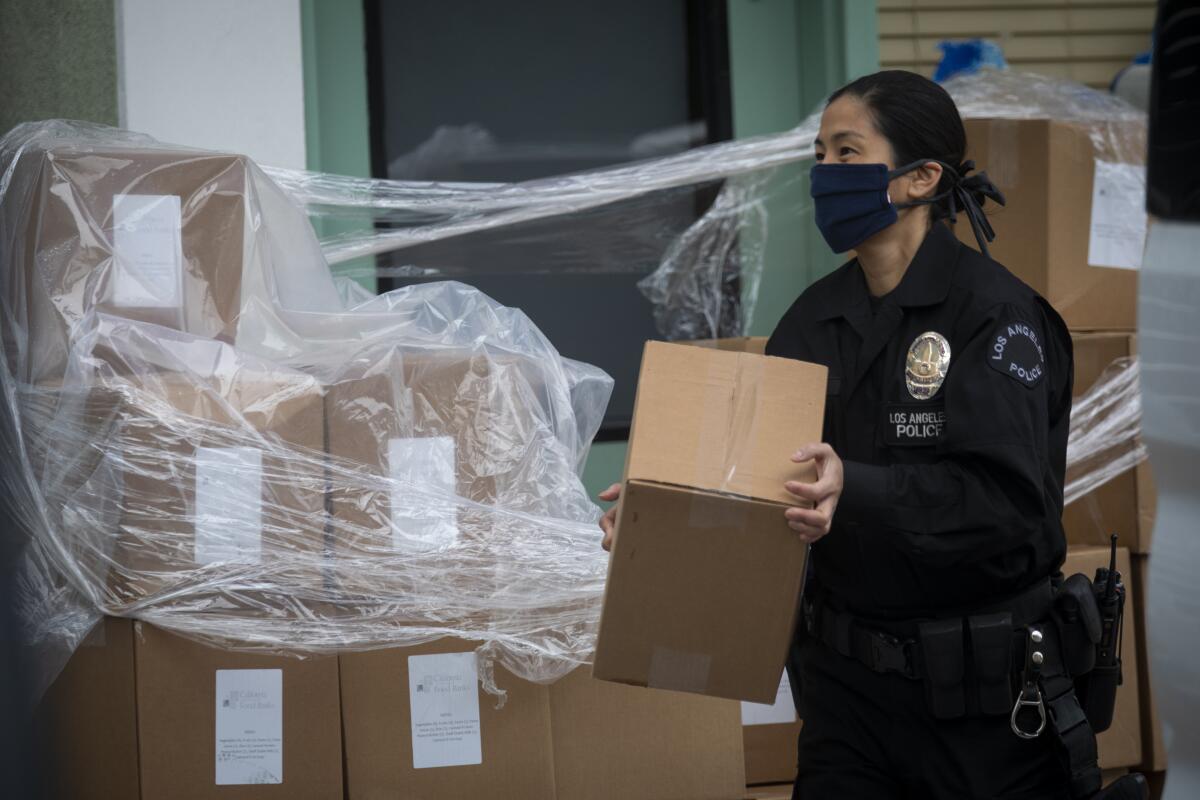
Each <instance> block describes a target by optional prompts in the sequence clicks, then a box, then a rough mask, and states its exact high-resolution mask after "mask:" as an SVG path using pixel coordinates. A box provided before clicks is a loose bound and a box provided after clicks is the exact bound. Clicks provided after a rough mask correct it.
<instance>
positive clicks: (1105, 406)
mask: <svg viewBox="0 0 1200 800" xmlns="http://www.w3.org/2000/svg"><path fill="white" fill-rule="evenodd" d="M1129 116H1130V118H1123V119H1113V120H1103V119H1097V120H1090V121H1062V120H1058V119H1050V118H1024V119H1001V118H980V119H967V120H965V123H966V130H967V141H968V143H969V149H970V152H969V153H968V157H970V158H973V159H974V160H975V163H976V164H977V165H978V166H979V168H980V169H985V170H987V172H988V175H989V176H991V178H992V179H993V181H994V182H995V183H996V184H997V186H999V188H1000V189H1001V191H1002V192H1003V193H1004V196H1005V198H1006V199H1007V201H1008V204H1007V205H1006V206H1005V207H1003V208H998V209H995V210H993V211H991V212H989V219H990V221H991V223H992V226H993V228H994V229H995V231H996V241H995V242H994V243H993V245H992V254H993V256H994V257H995V258H996V259H997V260H998V261H1000V262H1001V263H1002V264H1005V265H1006V266H1007V267H1008V268H1009V269H1010V270H1012V271H1013V272H1014V273H1015V274H1016V275H1017V276H1018V277H1019V278H1021V279H1022V280H1024V281H1025V282H1026V283H1028V284H1029V285H1030V286H1032V287H1033V288H1034V289H1036V290H1037V291H1038V292H1039V293H1040V294H1041V295H1042V296H1043V297H1045V298H1046V299H1047V300H1049V301H1050V303H1051V304H1052V305H1053V306H1054V307H1055V309H1057V310H1058V312H1059V313H1060V314H1061V315H1062V317H1063V319H1064V320H1065V321H1066V323H1067V326H1068V327H1069V328H1070V330H1071V338H1072V342H1073V344H1074V353H1075V374H1074V391H1073V395H1074V397H1075V401H1076V402H1075V410H1076V414H1075V415H1074V416H1073V418H1072V433H1071V436H1072V446H1071V448H1070V450H1071V452H1072V455H1070V456H1069V457H1068V461H1069V463H1068V469H1067V490H1068V494H1072V493H1074V494H1078V493H1079V491H1080V490H1082V494H1081V496H1079V497H1078V498H1077V499H1074V500H1073V501H1071V502H1069V503H1068V504H1067V506H1066V508H1065V510H1064V513H1063V526H1064V528H1065V531H1066V536H1067V544H1068V553H1067V560H1066V563H1065V564H1064V565H1063V568H1062V569H1063V573H1064V574H1065V575H1068V576H1069V575H1071V574H1073V573H1076V572H1082V573H1084V574H1087V575H1088V576H1089V577H1091V576H1093V575H1094V574H1095V571H1096V568H1097V567H1099V566H1103V565H1105V564H1106V563H1107V560H1108V546H1109V542H1110V537H1111V535H1112V534H1114V533H1115V534H1118V536H1119V539H1118V542H1119V545H1120V550H1119V557H1118V569H1119V570H1120V572H1121V575H1122V577H1123V578H1124V582H1125V585H1126V588H1127V600H1126V609H1125V622H1124V625H1125V630H1124V636H1123V640H1122V647H1121V661H1122V666H1123V670H1122V671H1123V682H1122V684H1121V687H1120V689H1119V690H1118V694H1117V706H1116V712H1115V716H1114V719H1113V724H1112V727H1111V728H1110V729H1109V730H1107V731H1106V732H1104V733H1103V734H1101V735H1100V736H1099V755H1100V765H1101V767H1102V768H1103V769H1105V770H1106V771H1110V774H1115V772H1116V771H1120V772H1124V771H1127V770H1131V769H1132V770H1137V771H1141V772H1145V773H1146V774H1147V775H1148V776H1150V778H1151V784H1152V785H1153V784H1155V783H1158V784H1159V785H1161V775H1159V774H1158V773H1162V772H1164V771H1165V770H1166V767H1167V764H1166V750H1165V747H1164V744H1163V738H1162V729H1161V726H1160V724H1159V721H1158V715H1157V713H1156V709H1155V706H1154V698H1153V692H1152V691H1151V680H1150V678H1151V676H1150V671H1149V669H1148V651H1147V646H1146V643H1147V638H1146V631H1147V624H1148V620H1147V619H1146V614H1145V610H1146V603H1145V598H1146V579H1147V576H1148V570H1147V565H1148V563H1149V559H1150V552H1151V535H1152V533H1153V527H1154V510H1155V493H1154V483H1153V479H1152V477H1151V474H1150V464H1149V463H1148V462H1145V461H1142V462H1141V463H1138V464H1136V466H1131V467H1130V468H1127V469H1124V470H1122V471H1119V472H1118V473H1117V474H1115V475H1113V476H1111V478H1110V477H1109V476H1108V475H1107V474H1104V472H1105V471H1106V468H1108V467H1110V466H1111V465H1112V464H1113V463H1115V462H1116V461H1117V460H1118V459H1122V458H1126V457H1128V454H1129V453H1130V452H1132V451H1133V450H1135V448H1136V446H1137V442H1136V430H1137V424H1136V420H1137V413H1140V412H1135V411H1134V410H1133V408H1132V407H1131V401H1133V402H1136V396H1135V395H1136V391H1137V384H1136V375H1135V374H1133V373H1131V372H1130V370H1131V367H1132V364H1131V360H1132V359H1134V358H1135V357H1136V354H1137V287H1138V269H1139V267H1140V266H1141V259H1142V250H1143V246H1144V241H1145V232H1146V225H1147V218H1146V212H1145V209H1144V194H1145V179H1144V163H1145V162H1144V154H1145V150H1146V123H1145V121H1144V119H1137V118H1135V117H1132V115H1129ZM960 228H962V230H960V231H959V232H958V233H959V236H960V238H963V241H967V242H968V243H971V233H970V229H969V228H966V227H965V226H960ZM1085 412H1092V413H1099V414H1104V415H1107V416H1108V418H1110V419H1116V418H1117V417H1119V416H1128V417H1130V420H1131V421H1130V420H1127V421H1123V424H1121V425H1119V426H1118V425H1113V426H1110V427H1111V430H1112V432H1110V433H1108V434H1104V435H1107V436H1109V438H1110V439H1111V440H1110V441H1103V440H1101V441H1095V438H1096V437H1097V435H1098V434H1097V433H1096V432H1095V431H1094V430H1089V429H1088V427H1087V426H1088V421H1087V420H1085V419H1084V417H1085V415H1086V413H1085ZM1081 444H1082V445H1084V446H1083V447H1079V446H1077V445H1081ZM1080 451H1089V452H1088V453H1087V454H1086V455H1085V456H1082V457H1078V454H1079V453H1080ZM1073 459H1074V463H1070V462H1072V460H1073Z"/></svg>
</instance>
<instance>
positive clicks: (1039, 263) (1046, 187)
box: [956, 119, 1146, 331]
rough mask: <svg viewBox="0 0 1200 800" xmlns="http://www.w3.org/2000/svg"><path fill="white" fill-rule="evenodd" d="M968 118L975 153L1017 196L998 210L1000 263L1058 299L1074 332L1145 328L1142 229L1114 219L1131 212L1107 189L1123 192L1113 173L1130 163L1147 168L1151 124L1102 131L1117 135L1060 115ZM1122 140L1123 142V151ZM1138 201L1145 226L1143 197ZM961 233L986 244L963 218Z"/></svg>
mask: <svg viewBox="0 0 1200 800" xmlns="http://www.w3.org/2000/svg"><path fill="white" fill-rule="evenodd" d="M964 122H965V125H966V131H967V157H968V158H971V159H973V160H974V161H975V165H976V167H977V168H978V169H980V170H984V171H986V172H987V174H988V176H989V177H990V178H991V179H992V181H993V182H994V183H995V184H996V185H997V186H998V187H999V188H1000V190H1001V191H1002V192H1003V193H1004V197H1005V199H1006V200H1007V204H1006V205H1005V206H1004V207H1002V208H999V207H989V208H988V212H987V213H988V219H989V220H990V221H991V223H992V227H993V228H994V229H995V231H996V240H995V242H993V243H992V244H991V245H989V247H990V249H991V253H992V257H993V258H995V259H996V260H997V261H999V262H1000V263H1001V264H1004V265H1005V266H1006V267H1008V268H1009V269H1010V270H1012V272H1013V273H1014V274H1015V275H1016V276H1017V277H1019V278H1020V279H1021V280H1023V281H1025V282H1026V283H1028V284H1029V285H1030V286H1032V287H1033V288H1034V289H1036V290H1037V291H1038V292H1039V293H1040V294H1041V295H1042V296H1043V297H1045V298H1046V299H1047V300H1049V301H1050V303H1051V304H1052V305H1053V306H1054V307H1055V308H1056V309H1057V310H1058V312H1059V313H1060V314H1062V316H1063V319H1064V320H1066V322H1067V325H1068V327H1070V328H1071V330H1078V331H1090V330H1100V331H1113V330H1117V331H1134V330H1136V328H1137V281H1138V273H1137V267H1138V266H1140V262H1141V250H1140V246H1141V242H1140V240H1137V236H1136V230H1137V228H1136V226H1134V227H1132V228H1129V229H1126V228H1125V227H1124V226H1123V225H1122V224H1121V223H1124V222H1129V220H1123V219H1114V218H1113V214H1114V212H1120V211H1123V210H1124V208H1123V207H1114V206H1113V205H1112V204H1111V203H1110V202H1108V199H1110V198H1108V199H1106V198H1107V196H1106V195H1103V194H1100V193H1098V192H1097V190H1099V192H1106V191H1114V190H1119V189H1120V188H1121V187H1120V185H1119V182H1118V181H1117V178H1115V177H1114V175H1113V170H1116V175H1117V176H1119V175H1120V171H1121V170H1124V169H1125V167H1124V162H1125V161H1126V160H1127V159H1132V158H1137V159H1138V163H1137V164H1134V165H1130V166H1131V167H1134V168H1136V167H1138V166H1140V165H1141V164H1142V163H1144V161H1143V159H1144V156H1142V154H1144V153H1145V149H1146V145H1145V141H1146V126H1145V124H1144V123H1142V124H1139V123H1133V122H1127V123H1118V122H1113V123H1111V124H1109V125H1103V126H1102V129H1103V130H1104V132H1105V133H1106V134H1109V133H1111V134H1112V135H1111V136H1104V137H1101V136H1093V135H1092V131H1090V130H1089V129H1088V128H1087V127H1086V126H1084V125H1081V124H1078V123H1071V122H1060V121H1057V120H1050V119H968V120H965V121H964ZM1112 139H1116V140H1118V141H1120V142H1121V147H1120V148H1119V152H1117V151H1116V148H1114V147H1113V141H1111V140H1112ZM1098 162H1099V163H1100V164H1101V165H1102V166H1101V167H1100V168H1099V169H1100V179H1101V183H1100V185H1099V186H1096V185H1095V184H1094V179H1095V177H1096V175H1097V169H1098V168H1097V163H1098ZM1113 164H1117V165H1120V166H1118V167H1111V166H1110V165H1113ZM1094 198H1100V199H1099V202H1098V203H1096V204H1093V200H1094ZM1131 202H1132V205H1133V207H1134V209H1135V210H1136V211H1137V212H1138V213H1140V214H1142V219H1143V220H1144V218H1145V212H1144V211H1142V203H1141V199H1140V198H1134V199H1133V200H1132V201H1131ZM956 228H957V231H956V232H957V233H958V236H959V238H960V239H962V240H963V241H964V242H966V243H967V244H968V245H970V246H972V247H977V245H976V243H975V239H974V234H973V233H972V232H971V226H970V225H968V224H966V222H965V221H960V222H959V224H958V225H957V226H956ZM1093 243H1095V244H1096V245H1097V246H1096V247H1095V248H1093V247H1092V245H1093ZM1114 251H1117V252H1114ZM1114 256H1116V257H1114ZM1131 261H1132V262H1134V263H1129V262H1131ZM1114 262H1121V265H1120V266H1118V265H1116V264H1115V263H1114ZM1101 265H1103V266H1101Z"/></svg>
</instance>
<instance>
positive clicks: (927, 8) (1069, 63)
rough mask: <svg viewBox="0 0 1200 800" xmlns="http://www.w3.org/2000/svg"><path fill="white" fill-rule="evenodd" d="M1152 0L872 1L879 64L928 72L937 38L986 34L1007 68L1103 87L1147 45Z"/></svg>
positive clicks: (936, 58) (935, 57)
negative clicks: (1000, 51) (876, 9)
mask: <svg viewBox="0 0 1200 800" xmlns="http://www.w3.org/2000/svg"><path fill="white" fill-rule="evenodd" d="M1154 11H1155V2H1154V0H1008V2H1004V0H990V1H989V0H956V1H955V0H879V60H880V64H881V66H882V67H883V68H884V69H889V68H892V69H912V70H916V71H917V72H921V73H923V74H925V75H932V74H933V70H934V68H935V67H936V66H937V63H938V61H939V60H940V59H941V51H940V50H938V48H937V43H938V42H940V41H942V40H944V39H972V38H981V39H991V40H993V41H995V42H997V43H998V44H999V45H1000V47H1001V49H1003V50H1004V55H1005V58H1006V59H1007V60H1008V63H1009V64H1010V65H1011V66H1012V67H1013V68H1014V69H1019V70H1022V71H1026V72H1037V73H1039V74H1042V75H1050V76H1055V77H1062V78H1070V79H1072V80H1076V81H1079V82H1080V83H1086V84H1089V85H1092V86H1096V87H1103V88H1107V87H1108V85H1109V83H1110V82H1111V81H1112V79H1113V77H1114V76H1115V75H1116V74H1117V72H1118V71H1119V70H1121V68H1123V67H1125V66H1126V65H1128V64H1129V62H1130V61H1131V60H1132V58H1133V56H1135V55H1136V54H1138V53H1141V52H1143V51H1145V50H1148V49H1149V47H1150V31H1151V29H1152V28H1153V27H1154Z"/></svg>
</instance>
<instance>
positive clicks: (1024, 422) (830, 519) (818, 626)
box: [767, 71, 1098, 798]
mask: <svg viewBox="0 0 1200 800" xmlns="http://www.w3.org/2000/svg"><path fill="white" fill-rule="evenodd" d="M966 145H967V142H966V134H965V132H964V129H963V124H962V121H961V119H960V117H959V114H958V110H957V108H956V107H955V105H954V101H953V100H952V99H951V98H950V96H949V95H948V94H947V93H946V91H945V90H944V89H942V88H941V87H940V86H938V85H937V84H935V83H933V82H932V81H929V80H927V79H926V78H923V77H921V76H919V75H916V74H914V73H909V72H902V71H887V72H880V73H877V74H874V75H869V76H867V77H864V78H861V79H859V80H856V81H854V82H853V83H851V84H849V85H848V86H846V87H845V88H843V89H841V90H839V91H837V92H835V93H834V95H833V96H832V97H831V98H830V100H829V103H828V105H827V106H826V108H825V111H824V114H823V115H822V118H821V128H820V134H819V137H818V139H817V141H816V158H817V161H818V162H819V163H818V164H817V165H816V166H815V167H814V169H813V171H812V194H813V199H814V203H815V217H816V222H817V225H818V227H819V228H820V229H821V233H822V234H823V235H824V237H825V239H826V241H827V242H828V243H829V245H830V247H831V248H832V249H833V250H834V251H835V252H839V253H841V252H845V251H848V250H853V251H854V252H855V256H856V257H855V258H854V259H853V260H852V261H850V262H849V263H847V264H845V265H844V266H843V267H841V268H840V269H838V270H837V271H835V272H834V273H832V274H831V275H829V276H827V277H826V278H824V279H822V280H820V281H818V282H817V283H815V284H813V285H812V286H810V287H809V288H808V289H807V290H806V291H805V292H804V294H803V295H801V297H800V298H799V299H798V300H797V301H796V302H795V304H794V305H793V306H792V308H791V309H790V310H789V311H788V312H787V313H786V314H785V315H784V317H783V319H782V320H781V321H780V323H779V326H778V327H777V328H776V329H775V332H774V334H773V335H772V336H771V339H770V341H769V343H768V345H767V353H768V354H770V355H775V356H784V357H789V358H798V359H803V360H805V361H814V362H818V363H821V364H825V365H826V366H828V367H829V388H828V398H827V412H826V414H827V415H826V420H825V433H824V436H825V444H819V445H812V446H808V447H806V448H804V449H803V451H802V452H801V453H799V454H798V457H800V458H809V457H815V458H816V459H817V464H818V471H819V475H820V479H819V480H818V482H817V483H816V484H813V485H808V486H803V485H793V486H789V489H790V490H792V491H793V493H794V494H796V495H798V496H799V497H802V498H804V499H806V500H809V501H812V502H813V503H815V509H812V510H804V509H792V510H789V511H788V512H787V515H788V518H789V521H790V522H791V525H792V527H793V528H795V529H796V530H797V531H798V532H799V533H800V535H801V536H804V537H805V538H807V539H808V540H810V541H812V542H813V543H814V544H813V549H812V572H811V576H810V580H809V583H808V585H807V587H806V590H805V601H804V606H803V609H802V611H803V613H802V615H801V627H800V630H798V633H797V642H796V645H795V646H794V647H793V653H792V657H791V659H790V661H789V665H788V666H789V672H790V673H791V674H792V677H793V680H794V681H795V682H796V683H797V685H798V687H800V688H801V697H802V701H801V703H802V714H803V717H804V728H803V732H802V734H801V737H800V777H799V779H798V781H797V788H798V793H799V795H800V796H803V797H805V798H848V797H869V798H892V797H895V798H900V797H921V798H1027V797H1028V798H1035V797H1036V798H1052V797H1062V798H1066V797H1069V796H1071V795H1070V793H1071V792H1072V787H1071V781H1070V780H1069V773H1070V771H1071V770H1075V771H1077V772H1079V771H1081V770H1084V769H1086V770H1087V771H1088V772H1089V773H1090V771H1091V770H1092V769H1093V768H1094V766H1095V764H1094V748H1095V744H1094V736H1093V735H1092V734H1091V732H1090V730H1088V731H1086V732H1084V733H1083V734H1082V735H1083V736H1084V737H1091V742H1090V746H1091V759H1092V762H1091V764H1090V765H1086V764H1085V765H1082V766H1080V765H1079V764H1073V765H1071V770H1068V769H1064V764H1063V762H1062V760H1061V758H1060V753H1061V752H1062V750H1061V745H1060V743H1059V741H1058V739H1057V736H1056V735H1055V733H1054V731H1052V730H1051V729H1049V728H1045V729H1043V730H1040V731H1039V730H1038V729H1039V728H1040V727H1041V720H1040V710H1039V709H1038V707H1037V706H1036V704H1033V705H1030V706H1028V707H1021V708H1019V709H1018V711H1019V712H1020V713H1018V714H1017V715H1016V717H1015V718H1014V717H1013V707H1014V704H1015V702H1016V699H1017V695H1018V694H1019V687H1021V686H1023V685H1024V683H1023V682H1022V675H1020V674H1017V675H1014V672H1016V673H1024V672H1025V671H1026V665H1025V664H1024V661H1025V658H1024V657H1025V655H1026V653H1025V650H1024V647H1023V646H1024V644H1025V639H1024V638H1023V635H1022V634H1023V633H1028V632H1029V631H1030V630H1034V631H1037V634H1036V636H1035V637H1034V638H1035V639H1036V641H1037V642H1041V636H1042V632H1041V631H1040V630H1039V629H1038V628H1037V627H1036V626H1037V625H1038V624H1039V623H1041V622H1043V621H1045V620H1046V619H1047V618H1048V616H1049V604H1050V597H1051V590H1050V577H1051V575H1052V573H1054V572H1056V571H1057V570H1058V568H1059V566H1060V565H1061V564H1062V561H1063V558H1064V556H1065V552H1066V541H1065V537H1064V535H1063V529H1062V523H1061V515H1062V506H1063V476H1064V471H1065V466H1066V447H1067V429H1068V420H1069V415H1070V407H1071V375H1072V371H1073V370H1072V356H1071V340H1070V337H1069V335H1068V333H1067V330H1066V326H1065V325H1064V324H1063V322H1062V319H1061V318H1060V317H1059V315H1058V314H1057V313H1056V312H1055V311H1054V309H1053V308H1051V307H1050V305H1049V304H1048V303H1047V302H1046V301H1045V300H1043V299H1042V298H1041V297H1039V296H1038V295H1037V293H1036V292H1034V291H1033V290H1032V289H1030V288H1029V287H1028V286H1026V285H1025V284H1023V283H1022V282H1021V281H1020V280H1018V279H1017V278H1015V277H1014V276H1013V275H1012V274H1011V273H1009V272H1008V270H1006V269H1005V268H1004V267H1003V266H1001V265H1000V264H997V263H996V262H995V261H992V260H991V259H990V258H988V257H987V256H986V252H987V245H986V242H987V240H989V239H990V238H991V229H990V226H989V225H988V223H987V220H986V219H985V218H984V216H983V215H982V213H981V210H980V206H981V204H982V203H983V202H984V201H985V200H986V199H988V198H991V199H993V200H999V201H1001V202H1002V198H1001V197H1000V195H999V193H998V192H997V191H996V190H995V188H994V187H992V185H991V184H990V183H989V182H988V180H987V178H986V176H984V175H983V174H978V175H971V174H970V173H971V171H972V168H973V165H972V164H971V163H970V162H966V163H964V159H965V155H966ZM956 217H966V218H967V221H969V223H970V224H971V227H972V229H973V231H974V233H975V236H976V238H977V241H978V244H979V247H980V249H981V250H982V251H983V254H981V253H980V252H977V251H975V250H973V249H972V248H969V247H967V246H965V245H963V244H961V243H960V242H959V241H958V240H957V239H956V238H955V236H954V234H953V233H952V232H951V230H950V228H949V227H948V225H947V224H946V222H945V221H944V220H947V218H949V219H950V220H953V219H954V218H956ZM1043 649H1044V648H1043ZM1014 678H1015V680H1014ZM1014 686H1015V687H1018V688H1016V689H1014ZM1041 691H1042V690H1041V689H1038V693H1037V694H1036V695H1035V694H1034V693H1033V692H1031V693H1030V694H1029V695H1028V697H1027V698H1026V699H1029V700H1030V701H1031V703H1032V702H1033V701H1034V700H1035V699H1038V698H1040V702H1042V704H1043V705H1042V708H1045V707H1046V703H1047V702H1048V701H1047V700H1046V698H1044V697H1042V695H1041ZM1071 699H1072V700H1073V695H1072V698H1071ZM1026 712H1029V713H1026ZM1088 744H1089V743H1088V742H1087V741H1084V742H1083V743H1082V745H1079V744H1075V743H1074V742H1073V741H1070V742H1069V743H1068V746H1075V747H1076V749H1083V750H1085V751H1086V749H1087V746H1088ZM1083 758H1084V760H1085V761H1086V760H1087V758H1088V756H1087V754H1086V753H1084V755H1083ZM1077 760H1078V759H1077ZM1090 781H1091V777H1090V774H1089V776H1088V777H1086V778H1085V777H1080V776H1076V782H1077V784H1078V785H1079V786H1083V785H1085V784H1086V785H1088V786H1090ZM1095 788H1098V786H1097V787H1095ZM1076 789H1078V786H1077V787H1076ZM1085 791H1087V790H1086V789H1085Z"/></svg>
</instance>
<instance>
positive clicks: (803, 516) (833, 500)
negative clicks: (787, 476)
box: [783, 444, 842, 544]
mask: <svg viewBox="0 0 1200 800" xmlns="http://www.w3.org/2000/svg"><path fill="white" fill-rule="evenodd" d="M809 460H812V461H813V462H814V463H815V465H816V467H817V480H816V481H815V482H814V483H801V482H800V481H788V482H787V483H785V484H784V485H783V486H784V488H785V489H787V490H788V491H789V492H790V493H791V494H793V495H795V496H796V497H799V498H801V499H803V500H808V501H809V502H811V503H812V504H813V507H812V508H789V509H788V510H787V511H785V512H784V516H786V517H787V521H788V527H790V528H791V529H792V530H794V531H796V532H797V533H799V534H800V538H801V539H803V540H804V541H806V542H808V543H809V544H811V543H813V542H815V541H817V540H818V539H820V538H821V537H822V536H824V535H825V534H827V533H829V526H830V525H831V524H832V523H833V512H834V511H835V510H836V509H837V504H838V498H839V497H841V496H842V460H841V459H840V458H838V454H837V453H835V452H833V448H832V447H830V446H829V445H827V444H806V445H804V447H801V448H800V449H799V450H797V451H796V453H795V454H794V455H793V456H792V461H795V462H796V463H797V464H798V463H800V462H802V461H809Z"/></svg>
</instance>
